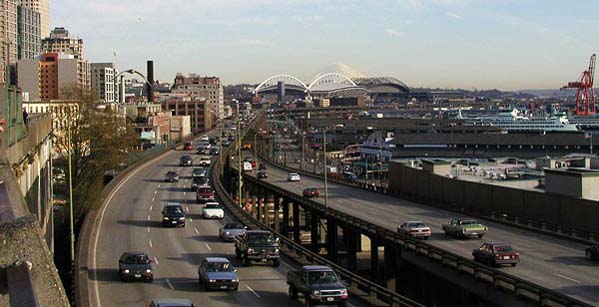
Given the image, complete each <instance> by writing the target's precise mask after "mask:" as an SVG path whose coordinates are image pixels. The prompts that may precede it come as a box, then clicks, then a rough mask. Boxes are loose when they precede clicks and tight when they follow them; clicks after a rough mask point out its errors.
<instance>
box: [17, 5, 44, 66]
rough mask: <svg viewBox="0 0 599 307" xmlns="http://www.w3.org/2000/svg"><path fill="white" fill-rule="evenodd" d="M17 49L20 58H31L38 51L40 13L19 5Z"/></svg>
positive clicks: (39, 46)
mask: <svg viewBox="0 0 599 307" xmlns="http://www.w3.org/2000/svg"><path fill="white" fill-rule="evenodd" d="M17 29H18V31H17V49H18V51H17V52H18V57H19V60H20V59H33V57H34V56H36V55H38V54H39V53H40V50H41V47H42V40H41V36H40V13H39V12H37V11H35V10H32V9H29V8H27V7H24V6H22V5H19V7H18V9H17Z"/></svg>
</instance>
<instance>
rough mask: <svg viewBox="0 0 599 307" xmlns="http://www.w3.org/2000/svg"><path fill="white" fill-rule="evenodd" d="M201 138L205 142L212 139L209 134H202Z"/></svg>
mask: <svg viewBox="0 0 599 307" xmlns="http://www.w3.org/2000/svg"><path fill="white" fill-rule="evenodd" d="M200 140H201V141H203V142H208V141H210V137H209V136H208V135H207V134H206V135H202V136H201V137H200Z"/></svg>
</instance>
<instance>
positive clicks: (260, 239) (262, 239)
mask: <svg viewBox="0 0 599 307" xmlns="http://www.w3.org/2000/svg"><path fill="white" fill-rule="evenodd" d="M248 239H249V240H250V241H252V242H254V243H257V244H265V243H273V242H274V241H275V238H274V236H273V235H272V234H270V233H251V234H249V235H248Z"/></svg>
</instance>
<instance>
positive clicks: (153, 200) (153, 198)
mask: <svg viewBox="0 0 599 307" xmlns="http://www.w3.org/2000/svg"><path fill="white" fill-rule="evenodd" d="M155 201H156V197H152V202H155ZM151 210H152V207H150V211H151Z"/></svg>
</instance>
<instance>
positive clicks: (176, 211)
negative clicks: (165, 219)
mask: <svg viewBox="0 0 599 307" xmlns="http://www.w3.org/2000/svg"><path fill="white" fill-rule="evenodd" d="M166 213H167V214H182V213H183V208H181V207H180V206H167V207H166Z"/></svg>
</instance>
